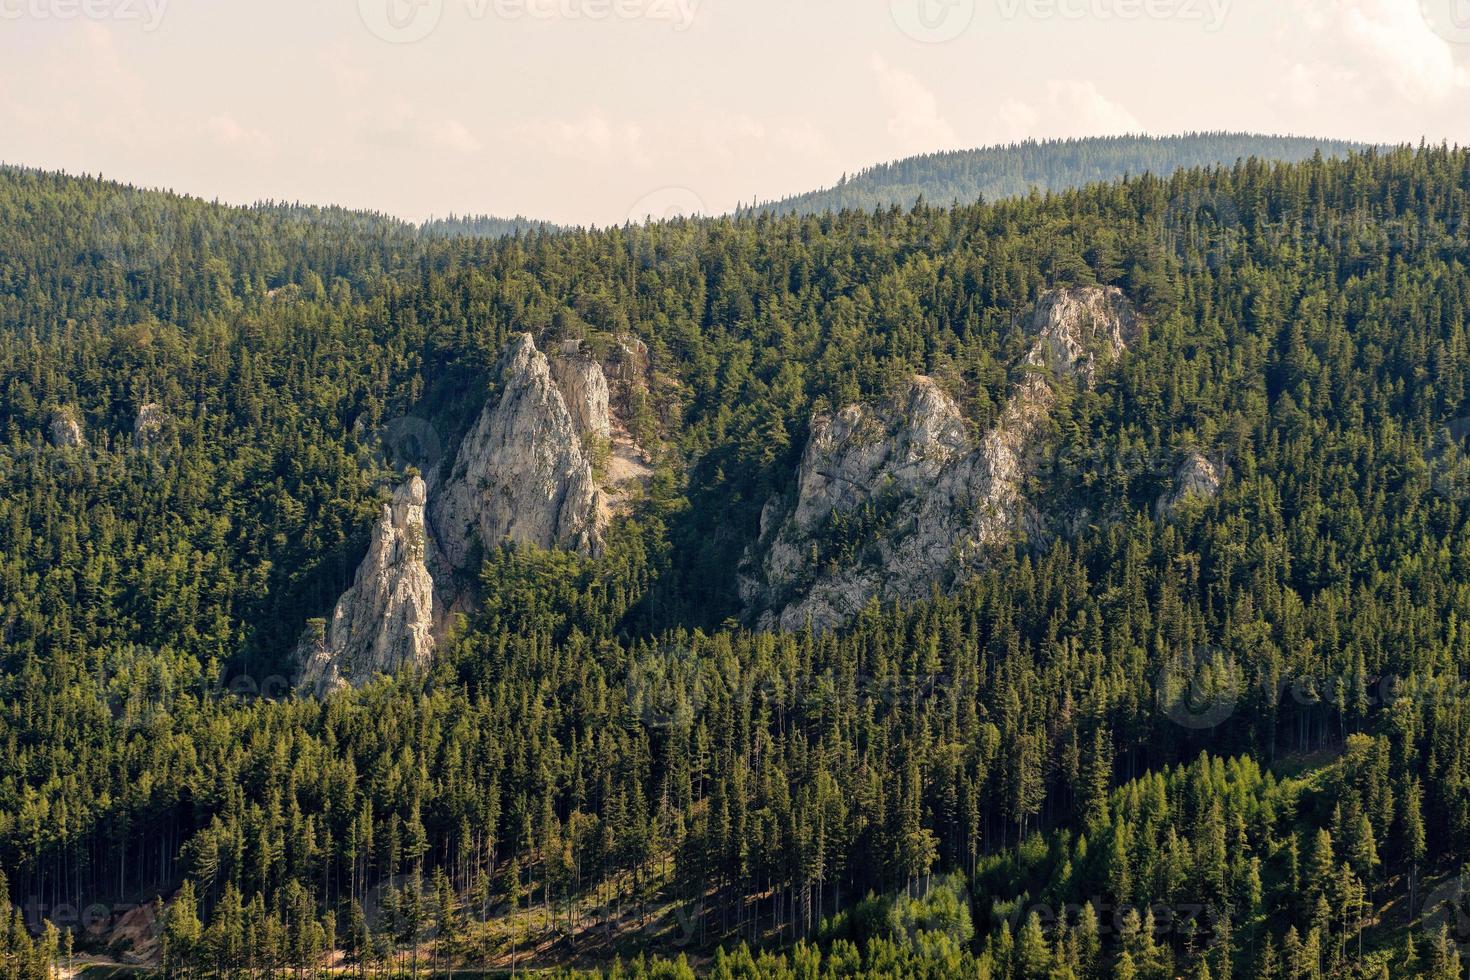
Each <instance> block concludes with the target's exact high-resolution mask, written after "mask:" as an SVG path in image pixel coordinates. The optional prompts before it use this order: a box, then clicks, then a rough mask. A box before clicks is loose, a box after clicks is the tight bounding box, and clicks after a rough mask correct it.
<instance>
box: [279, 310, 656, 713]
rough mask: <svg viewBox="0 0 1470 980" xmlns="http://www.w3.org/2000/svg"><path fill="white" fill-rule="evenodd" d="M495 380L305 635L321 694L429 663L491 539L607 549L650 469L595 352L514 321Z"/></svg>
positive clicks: (311, 679)
mask: <svg viewBox="0 0 1470 980" xmlns="http://www.w3.org/2000/svg"><path fill="white" fill-rule="evenodd" d="M621 380H622V381H623V382H624V383H626V379H621ZM492 386H493V388H492V392H491V396H490V399H489V401H488V402H487V403H486V405H485V407H484V409H483V410H482V411H481V412H480V414H479V416H478V417H477V418H476V419H475V421H474V423H473V424H472V425H471V426H470V429H469V431H468V432H467V433H466V434H465V436H464V438H463V439H462V440H461V441H460V444H459V447H458V449H457V451H456V452H455V455H454V458H453V460H452V461H448V462H446V463H444V464H443V465H441V466H440V467H438V468H437V469H436V471H435V472H433V473H431V474H430V475H429V479H428V482H427V483H425V481H423V480H421V479H419V478H418V477H413V478H412V479H411V480H410V481H409V482H408V483H407V484H405V485H404V487H403V488H400V489H399V491H398V492H397V493H396V494H395V495H394V498H393V503H392V504H391V505H385V508H384V511H383V516H382V517H381V518H380V519H379V521H378V523H377V525H376V526H375V527H374V529H373V544H372V547H371V548H370V549H369V550H368V555H367V557H366V558H365V559H363V563H362V566H361V567H360V568H359V569H358V573H357V580H356V582H355V584H354V585H353V586H352V588H351V589H349V590H348V592H347V593H346V594H344V595H343V596H342V599H341V601H339V602H338V603H337V607H336V610H335V611H334V612H333V614H332V618H331V620H330V622H329V623H327V624H325V625H323V626H322V627H321V628H319V629H317V630H315V634H314V635H311V633H310V631H309V635H308V637H307V638H306V639H304V640H303V641H302V646H301V649H300V651H299V653H298V657H299V660H300V663H301V664H302V680H301V685H302V687H303V688H304V689H308V690H312V691H316V692H318V693H327V692H330V691H332V690H334V689H336V688H340V687H343V686H347V685H352V686H356V685H358V684H361V683H363V682H365V681H368V680H370V679H371V678H372V677H373V676H374V675H375V674H378V673H386V674H391V673H393V672H395V671H397V670H399V669H401V668H402V667H403V666H405V665H408V664H415V665H424V664H427V662H428V660H429V658H430V655H431V654H432V651H433V648H434V642H435V637H436V636H439V635H441V633H442V631H443V630H444V629H445V628H446V627H447V625H448V622H449V621H450V619H451V618H452V617H453V614H454V613H456V612H460V611H463V610H465V609H467V608H469V607H470V606H471V605H472V603H473V598H474V588H475V577H476V575H477V573H478V572H479V564H478V562H479V561H480V557H481V556H482V555H483V554H484V553H486V552H487V551H489V550H491V549H494V548H496V547H499V546H500V545H502V544H505V543H514V544H529V545H534V546H536V547H539V548H557V549H563V550H568V551H575V552H577V553H579V554H582V555H587V556H595V555H597V554H599V553H600V552H601V551H602V548H603V542H604V538H605V535H606V532H607V527H608V524H609V521H610V520H611V517H612V514H613V513H615V512H616V510H617V509H618V507H619V505H620V504H621V503H622V502H623V501H625V500H626V499H627V498H628V497H629V496H631V494H632V493H633V492H634V489H635V487H636V485H637V484H638V482H639V481H640V480H644V479H646V476H647V468H646V466H643V464H642V462H641V460H642V452H641V450H639V449H637V447H636V446H634V445H633V443H632V440H631V438H630V437H629V436H628V433H627V429H626V427H624V426H623V424H622V423H621V421H619V419H618V418H617V415H616V413H615V412H614V411H613V410H612V409H611V407H610V404H611V401H612V396H611V394H610V390H609V386H608V380H607V376H606V374H605V372H604V370H603V367H602V365H601V364H600V363H599V362H598V361H597V360H596V359H594V358H593V357H592V356H591V355H590V354H588V353H587V352H585V351H584V350H582V347H581V345H580V344H579V343H577V342H574V341H573V342H568V343H566V344H564V345H562V348H561V351H560V353H558V354H557V355H556V356H554V357H551V358H548V357H547V356H546V355H544V354H542V353H541V351H539V350H537V348H536V344H535V342H534V340H533V339H532V338H531V335H530V334H521V335H519V336H517V337H516V338H514V339H513V340H512V341H511V342H510V344H509V345H507V347H506V349H505V351H504V353H503V354H502V355H501V357H500V360H499V361H498V362H497V364H496V367H495V369H494V371H493V372H492Z"/></svg>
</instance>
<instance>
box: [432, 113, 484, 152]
mask: <svg viewBox="0 0 1470 980" xmlns="http://www.w3.org/2000/svg"><path fill="white" fill-rule="evenodd" d="M424 134H425V135H426V136H427V137H428V139H429V142H430V143H432V144H433V145H435V146H441V147H443V148H444V149H446V150H457V151H458V152H460V153H473V152H475V151H476V150H478V149H479V148H480V141H479V140H478V139H476V138H475V134H474V133H471V132H470V130H469V127H467V126H466V125H465V124H464V123H462V122H460V121H459V120H458V119H445V120H443V121H442V122H437V123H429V124H428V125H426V126H425V127H424Z"/></svg>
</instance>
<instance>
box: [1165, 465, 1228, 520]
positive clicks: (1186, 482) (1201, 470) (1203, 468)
mask: <svg viewBox="0 0 1470 980" xmlns="http://www.w3.org/2000/svg"><path fill="white" fill-rule="evenodd" d="M1219 492H1220V473H1219V471H1218V470H1216V469H1215V464H1213V463H1211V462H1210V461H1209V460H1208V459H1206V458H1205V457H1204V456H1202V455H1201V454H1200V453H1198V452H1191V453H1188V454H1186V455H1185V457H1184V459H1182V460H1180V462H1179V465H1178V466H1177V467H1175V469H1174V482H1173V484H1172V485H1171V486H1170V488H1169V489H1168V490H1167V491H1166V492H1165V493H1163V494H1162V495H1161V496H1160V497H1159V499H1158V501H1157V503H1156V504H1155V505H1154V510H1155V512H1156V513H1157V514H1158V515H1159V516H1160V517H1165V518H1168V517H1173V516H1174V513H1175V511H1177V510H1178V509H1179V505H1180V504H1182V503H1184V502H1185V501H1186V500H1190V499H1195V500H1210V499H1213V498H1214V497H1215V496H1216V495H1217V494H1218V493H1219Z"/></svg>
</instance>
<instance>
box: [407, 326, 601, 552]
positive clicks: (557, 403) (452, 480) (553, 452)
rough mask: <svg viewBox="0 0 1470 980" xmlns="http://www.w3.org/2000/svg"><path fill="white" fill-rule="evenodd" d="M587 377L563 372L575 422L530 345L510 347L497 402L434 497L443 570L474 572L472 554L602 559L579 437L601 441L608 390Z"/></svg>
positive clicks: (597, 501)
mask: <svg viewBox="0 0 1470 980" xmlns="http://www.w3.org/2000/svg"><path fill="white" fill-rule="evenodd" d="M590 368H591V370H586V371H584V370H581V369H580V368H568V369H567V370H566V372H565V373H566V375H567V376H568V378H569V379H574V385H575V387H573V386H571V385H569V390H572V392H573V396H574V397H573V402H574V404H575V406H576V411H577V412H578V416H577V417H574V416H573V415H572V410H571V409H570V408H569V407H568V402H567V398H566V397H565V396H564V395H563V390H562V388H561V386H559V385H558V384H557V383H556V380H555V379H554V378H553V376H552V369H551V363H550V362H549V361H548V360H547V358H546V356H545V355H544V354H542V353H541V352H540V351H539V350H537V349H536V344H535V342H534V341H533V340H532V339H531V335H530V334H521V335H520V336H519V337H517V338H515V339H514V340H512V341H511V343H510V346H509V347H508V348H507V349H506V351H505V353H504V354H503V355H502V356H501V359H500V362H499V364H498V365H497V366H496V370H495V376H496V379H497V389H496V392H495V394H494V395H493V396H492V397H491V400H490V402H489V404H487V405H486V406H485V409H484V411H483V412H481V413H480V417H479V418H478V419H477V420H476V422H475V424H474V425H473V426H472V427H471V429H470V431H469V433H468V434H467V435H466V436H465V437H464V441H463V442H462V443H461V444H460V447H459V451H458V453H457V454H456V456H455V460H454V465H453V467H452V468H451V469H450V470H449V474H448V476H447V477H446V478H445V479H444V481H443V483H442V484H441V485H438V486H436V487H435V488H434V489H433V491H432V497H433V503H432V505H431V506H430V509H429V524H430V527H431V528H432V533H433V537H434V541H435V543H436V545H437V547H438V554H439V556H440V557H442V558H443V560H444V561H445V562H446V563H447V564H448V566H449V567H450V568H452V569H454V570H455V571H458V572H465V571H472V569H471V567H470V566H471V564H472V563H473V558H474V555H475V553H476V550H477V548H476V546H477V545H481V546H483V547H485V548H494V547H497V546H498V545H500V544H502V543H505V542H513V543H517V544H532V545H536V546H537V547H541V548H561V549H565V550H568V551H576V552H579V553H581V554H585V555H591V554H596V553H598V552H600V551H601V549H602V542H603V535H604V533H605V531H606V526H607V505H606V500H605V499H604V496H603V493H602V491H601V490H600V489H599V488H598V486H597V483H596V481H595V480H594V479H593V473H592V461H593V457H592V454H591V453H589V452H588V450H587V448H586V446H585V445H584V442H583V437H582V432H581V431H579V428H585V429H586V431H588V432H589V433H596V432H605V431H608V430H609V429H610V425H611V423H610V422H609V420H608V417H607V382H606V380H605V379H603V378H602V372H601V369H600V368H597V366H596V365H595V364H591V365H590ZM594 372H595V373H594ZM598 381H601V385H600V391H599V385H598V384H597V382H598Z"/></svg>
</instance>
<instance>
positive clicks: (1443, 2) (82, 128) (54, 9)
mask: <svg viewBox="0 0 1470 980" xmlns="http://www.w3.org/2000/svg"><path fill="white" fill-rule="evenodd" d="M1467 108H1470V0H0V161H4V162H6V163H12V164H22V165H27V166H35V167H43V168H47V169H61V170H66V171H69V172H72V173H89V174H99V173H100V174H102V175H104V176H106V177H109V178H113V179H118V180H123V181H127V182H130V183H135V184H140V185H144V186H150V187H166V188H171V189H173V190H176V191H180V192H184V193H189V194H194V195H197V196H200V197H204V198H209V199H219V200H223V201H227V202H231V203H249V202H252V201H256V200H264V199H271V200H286V201H301V202H304V203H312V204H340V205H345V206H348V207H354V208H367V209H372V210H377V211H383V212H388V213H391V214H395V215H399V216H401V217H404V218H407V219H410V220H415V221H418V220H423V219H425V218H428V217H431V216H441V217H442V216H445V215H448V214H450V213H456V214H466V213H477V214H478V213H487V214H496V215H503V216H509V215H514V214H524V215H527V216H531V217H535V218H541V219H545V220H550V221H556V222H562V223H578V224H600V225H605V224H610V223H621V222H623V221H625V220H641V219H642V218H644V217H646V216H649V215H654V216H661V215H665V214H669V213H691V212H696V211H697V212H702V213H711V214H712V213H719V212H722V211H726V210H729V209H731V208H733V207H735V206H736V205H737V204H740V203H749V202H751V201H754V200H769V199H773V198H777V197H781V196H785V195H787V194H792V193H798V192H801V191H805V190H810V189H813V188H816V187H819V186H828V185H830V184H832V183H833V182H834V181H836V180H837V179H838V178H839V177H840V176H841V175H842V174H843V173H846V172H854V171H857V170H860V169H862V168H863V167H865V166H868V165H870V164H874V163H878V162H882V161H886V160H892V159H897V158H900V157H904V156H909V155H912V154H915V153H924V152H931V151H936V150H945V149H957V148H965V147H972V146H982V145H989V144H994V143H1002V142H1009V141H1013V140H1019V139H1024V138H1029V137H1035V138H1048V137H1062V136H1089V135H1103V134H1116V133H1127V132H1146V133H1153V134H1167V133H1177V132H1183V131H1189V130H1221V129H1227V130H1249V131H1258V132H1271V133H1293V134H1298V135H1312V136H1324V137H1340V138H1353V139H1360V140H1367V141H1375V142H1405V141H1408V142H1416V143H1417V142H1418V141H1419V140H1421V139H1428V140H1430V141H1432V142H1439V141H1442V140H1443V141H1449V142H1451V143H1462V144H1470V112H1467V111H1466V110H1467Z"/></svg>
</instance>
